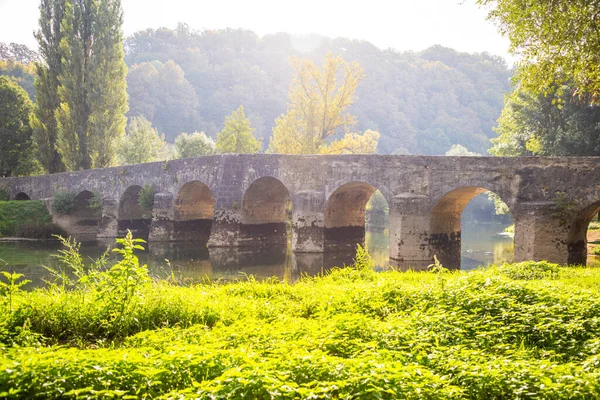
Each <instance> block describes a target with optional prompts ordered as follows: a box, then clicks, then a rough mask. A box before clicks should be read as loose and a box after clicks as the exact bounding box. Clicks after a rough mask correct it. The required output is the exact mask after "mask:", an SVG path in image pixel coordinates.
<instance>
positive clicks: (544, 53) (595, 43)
mask: <svg viewBox="0 0 600 400" xmlns="http://www.w3.org/2000/svg"><path fill="white" fill-rule="evenodd" d="M478 3H479V4H481V5H484V6H489V7H491V10H490V12H489V17H490V18H491V19H492V20H494V21H495V22H496V23H497V24H498V26H499V28H500V31H501V32H502V33H503V34H506V35H507V36H508V38H509V39H510V42H511V51H512V52H513V53H514V54H518V55H519V56H521V61H520V68H519V70H518V79H519V80H520V81H521V84H522V85H523V87H524V88H525V89H526V90H527V91H529V92H532V93H534V94H545V93H547V92H548V91H550V90H552V89H561V87H562V86H561V85H562V84H564V83H566V82H568V81H572V84H573V87H574V89H575V91H574V93H575V94H576V95H578V96H579V97H581V98H584V99H586V98H587V99H588V100H590V101H591V102H594V103H600V68H599V67H598V66H599V65H600V34H599V30H600V28H599V26H600V13H599V10H600V0H535V1H534V0H478ZM556 83H558V84H559V85H558V86H556V85H555V84H556Z"/></svg>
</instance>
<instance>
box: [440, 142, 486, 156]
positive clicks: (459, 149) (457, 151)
mask: <svg viewBox="0 0 600 400" xmlns="http://www.w3.org/2000/svg"><path fill="white" fill-rule="evenodd" d="M445 155H447V156H462V157H475V156H481V154H478V153H473V152H472V151H469V149H467V148H466V147H465V146H462V145H460V144H453V145H452V147H450V150H448V151H447V152H446V154H445Z"/></svg>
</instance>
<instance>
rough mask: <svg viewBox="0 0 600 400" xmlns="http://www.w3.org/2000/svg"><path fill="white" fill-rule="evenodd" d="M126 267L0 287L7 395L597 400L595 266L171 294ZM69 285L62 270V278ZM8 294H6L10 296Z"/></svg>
mask: <svg viewBox="0 0 600 400" xmlns="http://www.w3.org/2000/svg"><path fill="white" fill-rule="evenodd" d="M119 243H120V245H121V246H122V247H121V248H120V249H118V252H119V254H120V256H121V261H119V262H118V263H117V264H115V265H114V266H112V267H111V268H110V269H108V270H105V269H104V268H100V267H99V266H100V265H101V264H102V263H98V264H96V266H94V267H93V268H91V269H90V270H89V272H86V271H85V270H83V269H82V268H81V257H78V255H77V246H76V245H73V243H71V244H70V246H68V247H67V249H66V250H65V251H64V252H63V253H62V254H61V257H62V258H61V259H62V260H63V261H64V262H65V266H66V267H69V268H70V269H71V272H72V273H71V275H70V276H75V278H74V279H71V280H70V281H69V282H68V283H69V284H68V285H63V284H62V281H61V278H60V276H61V274H57V275H56V276H57V280H56V282H55V283H54V284H53V285H52V286H51V287H49V288H46V289H37V290H34V291H32V292H24V291H21V290H19V285H20V284H21V282H23V281H21V280H20V279H19V278H21V277H19V276H12V278H11V279H10V280H7V281H5V284H4V285H3V286H2V289H0V291H1V292H2V293H3V294H4V295H3V297H2V298H1V300H0V308H2V311H3V312H2V313H0V343H2V345H0V346H1V347H3V349H2V350H3V351H2V352H1V353H0V354H1V355H0V396H2V397H4V398H28V397H34V396H37V397H44V398H64V397H85V398H104V397H123V396H131V397H137V398H142V397H152V398H165V399H166V398H391V399H393V398H415V399H416V398H428V399H437V398H439V399H446V398H464V399H484V398H485V399H487V398H525V397H531V398H552V399H563V398H564V399H588V398H596V397H598V396H600V386H599V385H598V382H599V378H600V376H599V372H598V371H599V370H600V369H599V367H600V364H599V361H598V356H597V354H598V351H599V345H600V321H599V320H598V313H599V312H600V294H599V291H598V290H599V289H600V270H598V269H591V268H584V267H571V268H564V267H559V266H558V265H555V264H549V263H546V262H539V263H536V262H526V263H519V264H513V265H503V266H499V267H491V268H489V269H482V270H476V271H471V272H468V273H464V272H462V273H461V272H454V273H453V272H449V271H447V270H446V269H445V268H443V267H442V266H441V265H437V266H435V267H434V268H433V269H432V272H426V273H422V272H406V273H403V272H398V271H395V270H388V271H384V272H380V273H377V272H374V271H373V270H372V268H371V267H372V261H371V259H370V256H369V255H368V253H367V252H366V251H363V250H362V249H360V248H359V250H358V251H357V257H356V260H357V261H356V264H355V265H354V266H352V267H349V268H345V269H336V270H333V271H332V272H330V273H328V274H326V275H324V276H320V277H315V278H309V277H306V278H304V279H302V280H301V281H300V282H298V283H297V284H294V285H288V284H285V283H281V282H278V281H276V280H269V281H266V282H258V281H256V280H255V279H253V278H252V277H248V278H247V279H246V280H244V281H240V282H234V283H229V284H224V283H219V284H214V283H204V284H199V285H193V286H178V282H176V280H174V279H169V280H166V281H158V280H151V279H150V278H149V277H148V274H147V270H146V268H145V266H143V265H140V264H139V261H138V260H137V257H136V256H135V255H134V253H133V251H134V249H139V248H140V247H141V246H140V244H139V243H140V242H139V241H134V240H133V239H132V238H131V234H129V235H128V237H127V238H125V239H123V240H120V241H119ZM62 276H64V274H63V275H62ZM9 288H10V289H9Z"/></svg>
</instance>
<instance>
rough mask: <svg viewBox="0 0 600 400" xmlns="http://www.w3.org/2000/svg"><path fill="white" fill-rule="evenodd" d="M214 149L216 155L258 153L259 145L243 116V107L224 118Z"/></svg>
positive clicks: (248, 121)
mask: <svg viewBox="0 0 600 400" xmlns="http://www.w3.org/2000/svg"><path fill="white" fill-rule="evenodd" d="M215 148H216V150H217V152H218V153H245V154H253V153H258V152H259V151H260V149H261V143H260V141H259V140H258V139H257V138H256V137H255V136H254V129H252V127H251V126H250V120H249V119H248V118H246V115H245V114H244V107H243V106H240V107H239V108H238V109H237V110H235V111H233V112H232V113H231V115H229V116H227V117H225V125H224V126H223V130H222V131H221V132H219V134H218V135H217V143H216V146H215Z"/></svg>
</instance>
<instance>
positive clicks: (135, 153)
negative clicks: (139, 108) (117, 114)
mask: <svg viewBox="0 0 600 400" xmlns="http://www.w3.org/2000/svg"><path fill="white" fill-rule="evenodd" d="M116 153H117V159H118V161H119V163H120V164H121V165H126V164H140V163H146V162H151V161H159V160H164V159H166V158H168V154H169V148H168V146H167V142H165V136H164V135H159V134H158V131H157V130H156V129H154V128H153V127H152V124H151V123H150V121H148V120H147V119H146V118H144V117H133V118H131V120H130V121H129V126H128V127H127V132H126V133H125V135H124V136H123V137H121V138H120V139H119V140H118V142H117V145H116Z"/></svg>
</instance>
